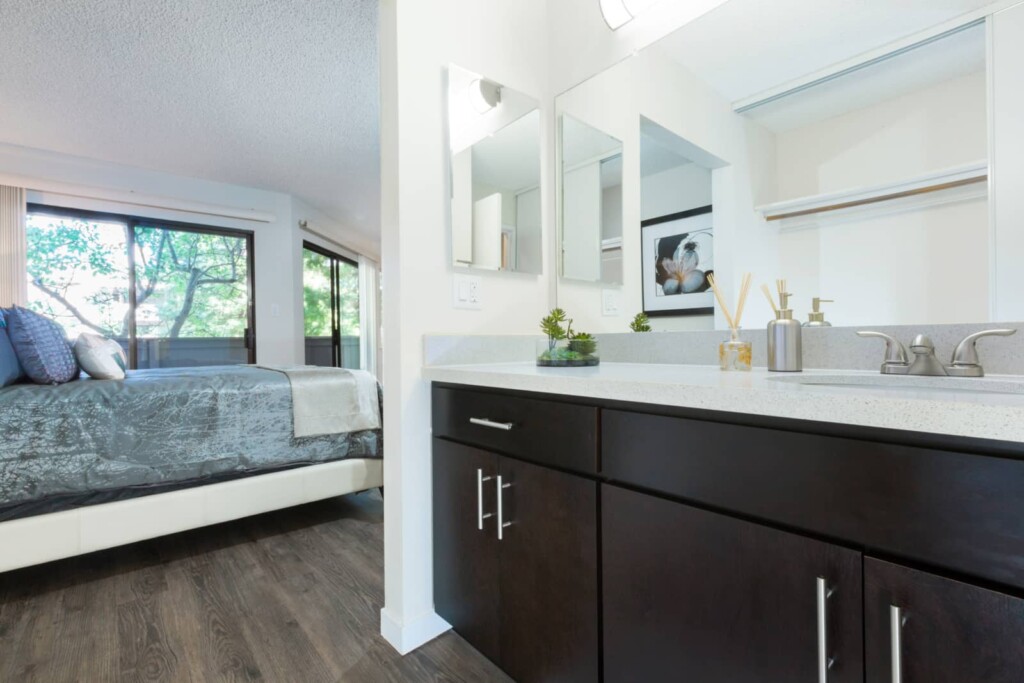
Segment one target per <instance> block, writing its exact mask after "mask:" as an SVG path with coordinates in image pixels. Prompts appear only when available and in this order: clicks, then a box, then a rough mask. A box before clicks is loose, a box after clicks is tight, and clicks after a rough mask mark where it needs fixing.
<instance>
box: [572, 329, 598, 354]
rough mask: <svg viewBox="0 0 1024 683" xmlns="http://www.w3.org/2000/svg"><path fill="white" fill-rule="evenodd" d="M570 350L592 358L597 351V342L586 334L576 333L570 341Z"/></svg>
mask: <svg viewBox="0 0 1024 683" xmlns="http://www.w3.org/2000/svg"><path fill="white" fill-rule="evenodd" d="M569 350H570V351H575V352H576V353H578V354H580V355H581V356H592V355H594V352H595V351H597V340H596V339H594V336H593V335H591V334H587V333H586V332H576V333H575V334H573V335H572V337H571V338H570V339H569Z"/></svg>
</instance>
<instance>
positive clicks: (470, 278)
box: [452, 273, 483, 311]
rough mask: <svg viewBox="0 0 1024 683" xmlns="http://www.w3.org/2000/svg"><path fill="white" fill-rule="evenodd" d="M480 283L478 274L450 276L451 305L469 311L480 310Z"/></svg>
mask: <svg viewBox="0 0 1024 683" xmlns="http://www.w3.org/2000/svg"><path fill="white" fill-rule="evenodd" d="M481 290H482V285H481V282H480V276H479V275H461V274H458V273H456V274H455V275H453V276H452V306H454V307H455V308H463V309H467V310H471V311H478V310H480V303H481V299H482V298H483V294H482V292H481Z"/></svg>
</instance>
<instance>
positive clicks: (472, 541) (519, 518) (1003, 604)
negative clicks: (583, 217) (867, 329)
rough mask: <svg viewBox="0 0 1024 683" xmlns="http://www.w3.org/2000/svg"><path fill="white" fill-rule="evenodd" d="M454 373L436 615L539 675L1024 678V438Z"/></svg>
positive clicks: (755, 680)
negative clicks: (741, 412) (708, 408)
mask: <svg viewBox="0 0 1024 683" xmlns="http://www.w3.org/2000/svg"><path fill="white" fill-rule="evenodd" d="M433 391H434V419H433V432H434V437H435V438H434V440H433V443H434V449H433V451H434V452H433V491H434V500H433V514H434V581H435V584H434V586H435V605H436V609H437V612H438V614H440V615H441V616H442V617H444V618H445V619H446V620H448V621H449V623H451V624H452V625H453V627H454V628H455V630H456V631H458V632H459V633H460V634H461V635H462V636H463V637H465V638H466V640H467V641H469V642H470V643H471V644H472V645H474V646H475V647H477V648H478V649H479V650H480V651H481V652H483V653H484V654H485V655H487V656H488V657H489V658H491V659H492V660H493V661H495V662H496V663H497V664H498V665H499V666H501V667H502V668H503V669H504V670H505V671H506V672H508V673H509V675H511V676H512V677H513V678H515V679H516V680H518V681H520V682H522V683H533V682H547V681H552V682H562V681H567V682H571V683H576V682H579V683H584V682H602V681H603V682H604V683H619V682H626V681H630V682H631V681H644V682H647V681H650V682H652V683H657V682H661V681H683V682H687V683H689V682H694V683H718V682H725V681H728V682H729V683H780V682H786V683H790V682H793V683H861V682H866V683H1010V682H1011V681H1012V682H1014V683H1024V495H1022V492H1024V449H1022V451H1021V453H1016V452H1013V451H1012V450H1008V448H1007V446H1006V445H1005V444H990V443H986V442H980V441H976V440H975V441H963V440H961V441H959V442H955V440H954V441H950V443H948V444H947V443H945V442H943V443H938V444H937V443H936V441H935V440H934V439H931V440H929V439H927V438H926V437H922V436H920V435H915V434H909V433H907V434H904V433H902V432H884V433H883V432H878V431H872V430H867V429H864V428H849V429H844V430H836V429H835V428H829V427H828V426H825V425H819V424H817V423H807V422H794V421H786V420H778V421H768V420H765V419H758V420H750V421H748V422H746V423H741V422H740V417H739V416H736V418H735V419H736V420H737V423H733V422H730V421H729V420H732V419H734V418H733V417H732V416H728V415H723V414H721V413H716V414H708V413H701V412H699V411H683V410H675V409H658V408H657V407H655V406H642V405H637V404H623V403H619V402H611V401H599V400H592V399H569V398H561V399H559V397H552V398H550V399H548V398H545V397H543V396H538V395H536V394H524V393H517V392H506V391H500V390H484V389H462V388H459V387H455V386H435V387H434V390H433Z"/></svg>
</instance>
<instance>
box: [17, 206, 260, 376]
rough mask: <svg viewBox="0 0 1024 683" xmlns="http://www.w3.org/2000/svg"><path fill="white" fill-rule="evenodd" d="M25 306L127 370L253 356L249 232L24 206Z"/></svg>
mask: <svg viewBox="0 0 1024 683" xmlns="http://www.w3.org/2000/svg"><path fill="white" fill-rule="evenodd" d="M26 227H27V231H26V234H27V237H28V273H29V291H30V294H29V298H30V306H31V307H32V308H33V309H35V310H37V311H40V312H41V313H43V314H45V315H48V316H50V317H52V318H54V319H56V320H57V321H58V322H60V323H61V324H62V325H63V326H64V328H65V330H66V331H67V332H68V335H69V338H71V339H72V340H73V339H74V338H75V337H76V336H77V335H78V334H79V333H80V332H93V333H97V334H102V335H104V336H107V337H111V338H113V339H116V340H118V341H119V342H120V343H121V344H122V345H123V346H124V348H125V350H126V351H127V352H128V356H129V361H130V364H131V367H132V368H157V367H182V366H199V365H230V364H238V363H253V362H255V359H256V355H255V344H254V335H253V331H254V311H253V305H252V304H253V295H252V292H253V268H252V253H253V251H252V234H251V233H247V232H242V231H235V230H229V229H222V228H208V227H205V226H195V225H188V224H182V223H171V222H161V221H151V220H147V219H141V218H135V217H130V216H119V215H111V214H97V213H92V212H84V211H71V210H67V209H58V208H54V207H46V206H39V205H30V206H29V213H28V219H27V226H26Z"/></svg>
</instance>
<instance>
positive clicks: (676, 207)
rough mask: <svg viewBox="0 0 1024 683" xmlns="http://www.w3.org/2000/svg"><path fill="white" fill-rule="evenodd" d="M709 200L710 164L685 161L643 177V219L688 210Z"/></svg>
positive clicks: (641, 195)
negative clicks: (706, 166) (707, 166)
mask: <svg viewBox="0 0 1024 683" xmlns="http://www.w3.org/2000/svg"><path fill="white" fill-rule="evenodd" d="M710 203H711V169H710V168H704V167H703V166H698V165H697V164H683V165H681V166H676V167H675V168H669V169H665V170H664V171H659V172H658V173H651V174H650V175H646V176H644V177H643V178H641V179H640V220H643V221H646V220H648V219H650V218H658V217H660V216H668V215H669V214H673V213H679V212H680V211H689V210H690V209H697V208H700V207H702V206H707V205H708V204H710Z"/></svg>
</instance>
